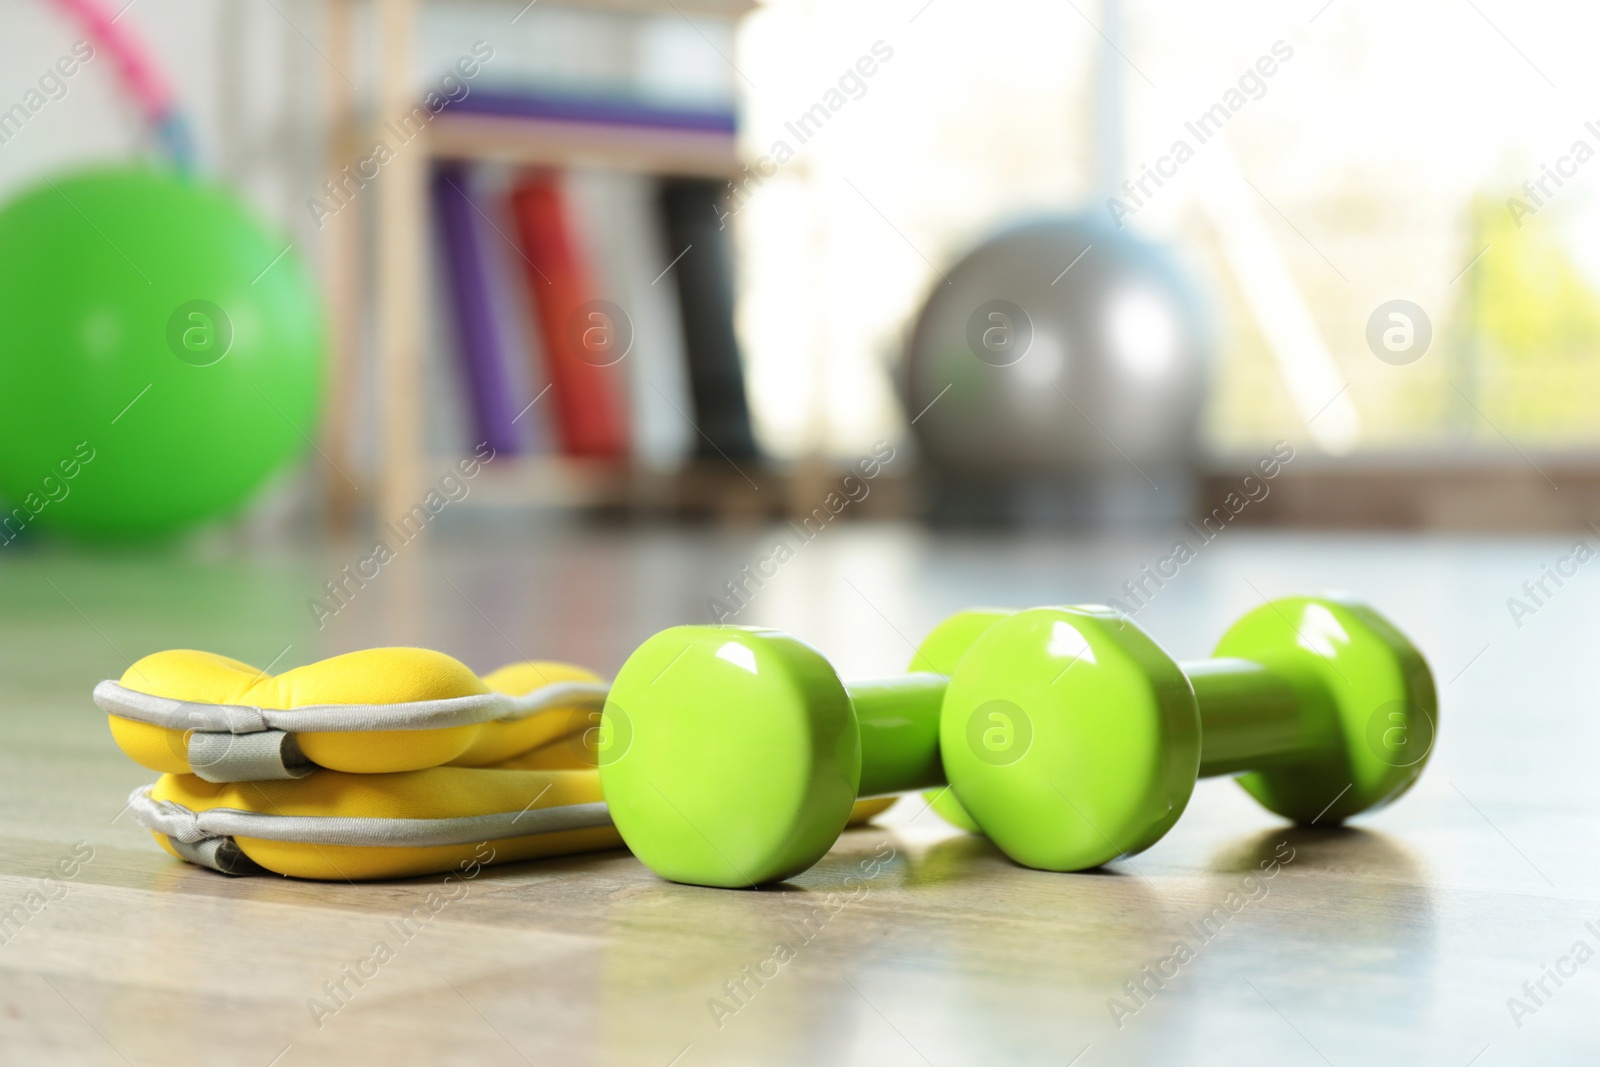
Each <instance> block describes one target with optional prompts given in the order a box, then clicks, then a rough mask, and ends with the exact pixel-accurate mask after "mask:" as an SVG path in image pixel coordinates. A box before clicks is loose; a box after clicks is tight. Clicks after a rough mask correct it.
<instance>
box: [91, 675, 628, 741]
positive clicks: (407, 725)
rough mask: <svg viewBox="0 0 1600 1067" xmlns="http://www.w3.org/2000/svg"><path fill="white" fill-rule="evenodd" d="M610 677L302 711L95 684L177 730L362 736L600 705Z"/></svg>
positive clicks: (107, 700)
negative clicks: (512, 691) (523, 689)
mask: <svg viewBox="0 0 1600 1067" xmlns="http://www.w3.org/2000/svg"><path fill="white" fill-rule="evenodd" d="M607 692H608V687H607V686H606V685H605V683H603V682H552V683H550V684H549V685H543V686H540V687H539V688H537V689H533V690H530V691H528V692H526V693H523V694H521V695H520V696H512V695H510V694H508V693H474V694H472V695H469V696H463V697H446V698H444V699H442V700H413V701H408V702H406V703H401V704H311V705H307V706H306V707H301V708H256V707H250V706H248V705H241V704H202V703H196V702H193V701H188V700H174V699H173V698H172V697H163V696H156V695H154V694H152V693H141V692H139V691H138V690H137V689H129V688H128V687H126V686H124V685H123V684H122V683H120V682H115V681H111V680H109V679H108V680H106V681H104V682H101V683H100V684H99V685H97V686H95V687H94V702H95V703H96V704H98V705H99V706H100V710H102V711H104V712H107V713H108V714H111V715H116V716H117V717H119V718H123V719H130V720H132V721H134V722H144V723H149V724H151V725H152V726H164V727H166V728H168V729H171V730H203V731H205V732H207V733H228V734H249V733H258V732H260V731H263V730H282V731H284V732H285V733H300V734H326V733H363V732H367V731H372V730H439V729H444V728H446V727H451V726H475V725H478V724H479V723H485V722H511V721H515V720H517V719H526V718H528V717H529V716H532V715H537V714H538V713H539V712H541V711H546V710H549V709H550V708H587V709H593V710H598V709H599V708H601V707H603V706H604V705H605V702H606V693H607Z"/></svg>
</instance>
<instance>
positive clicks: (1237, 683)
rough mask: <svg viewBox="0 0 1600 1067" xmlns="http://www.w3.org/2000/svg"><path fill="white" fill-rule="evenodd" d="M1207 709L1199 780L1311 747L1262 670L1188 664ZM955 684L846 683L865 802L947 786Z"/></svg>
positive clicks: (1288, 698) (916, 679)
mask: <svg viewBox="0 0 1600 1067" xmlns="http://www.w3.org/2000/svg"><path fill="white" fill-rule="evenodd" d="M1179 666H1181V667H1182V668H1183V672H1184V674H1186V675H1188V676H1189V682H1190V684H1191V685H1193V686H1194V695H1195V700H1196V702H1197V703H1198V704H1199V706H1200V777H1202V778H1214V777H1217V776H1219V775H1226V774H1237V773H1239V772H1240V771H1248V770H1254V769H1257V768H1260V767H1263V766H1267V765H1270V764H1272V763H1276V762H1280V761H1282V760H1284V759H1287V758H1291V757H1293V756H1294V755H1295V754H1296V753H1297V752H1299V751H1301V750H1302V749H1303V748H1305V747H1307V744H1308V739H1307V738H1306V737H1305V733H1304V729H1305V727H1304V719H1303V717H1302V715H1301V708H1300V704H1299V702H1298V700H1297V699H1296V697H1295V693H1294V690H1293V689H1292V688H1291V687H1290V685H1289V683H1288V682H1287V681H1285V680H1284V679H1283V678H1281V677H1280V676H1278V675H1277V674H1274V673H1273V672H1272V671H1271V670H1269V669H1268V668H1266V667H1264V666H1262V665H1261V664H1259V663H1254V662H1252V661H1250V660H1244V659H1207V660H1192V661H1189V662H1186V663H1182V664H1180V665H1179ZM947 684H948V679H946V678H945V677H944V675H941V674H932V673H927V672H917V673H912V674H902V675H898V676H896V677H893V678H882V679H873V680H870V681H858V682H846V683H845V692H846V693H848V694H849V695H850V702H851V703H852V704H853V705H854V706H855V713H856V722H857V724H858V725H859V727H860V730H861V787H860V789H859V790H858V795H860V796H862V797H874V796H888V795H890V794H893V793H909V792H913V791H915V790H918V789H931V788H935V787H938V786H942V785H944V784H945V777H944V767H943V765H942V764H941V763H940V760H939V713H940V709H941V708H942V706H943V703H944V691H945V686H946V685H947Z"/></svg>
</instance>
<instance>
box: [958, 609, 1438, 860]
mask: <svg viewBox="0 0 1600 1067" xmlns="http://www.w3.org/2000/svg"><path fill="white" fill-rule="evenodd" d="M1214 657H1215V658H1213V659H1209V660H1200V661H1194V662H1188V663H1182V664H1180V663H1178V662H1176V661H1174V660H1173V659H1172V658H1171V657H1170V656H1168V655H1167V654H1166V653H1165V652H1163V651H1162V650H1161V648H1160V647H1159V646H1158V645H1157V644H1156V643H1155V642H1154V641H1153V640H1151V639H1150V637H1149V636H1148V635H1146V634H1145V632H1144V631H1143V630H1141V629H1139V628H1138V627H1137V626H1135V625H1134V624H1133V623H1132V621H1131V620H1129V619H1127V618H1126V617H1124V616H1121V615H1118V614H1117V613H1115V612H1112V611H1111V610H1109V609H1106V608H1037V609H1033V610H1029V611H1022V612H1018V613H1017V614H1015V615H1011V616H1008V617H1007V618H1005V619H1002V620H1000V621H999V622H997V623H995V624H994V625H993V626H991V627H989V628H988V629H987V630H986V631H985V632H984V633H983V634H982V635H980V636H979V637H978V638H977V639H976V640H975V641H974V642H973V644H972V647H971V648H970V649H968V651H967V652H966V654H965V655H964V656H963V657H962V659H961V661H960V662H959V663H958V664H957V665H956V667H955V668H954V670H953V672H952V674H951V680H950V686H949V689H948V690H947V691H946V693H945V702H944V708H943V714H942V719H941V723H940V743H941V749H942V754H943V760H944V767H945V771H946V773H947V774H948V775H949V778H950V781H951V783H952V784H953V788H954V791H955V793H956V794H957V796H958V797H959V798H960V801H961V805H962V807H963V808H964V809H965V810H966V811H967V812H968V813H969V814H970V816H971V818H972V819H973V821H975V822H976V823H977V825H978V826H980V827H981V828H982V829H983V832H984V833H986V834H988V836H989V837H990V838H991V839H992V840H993V841H994V842H995V844H996V845H998V846H999V847H1000V848H1001V849H1002V850H1003V851H1004V852H1005V853H1006V854H1007V855H1009V856H1010V857H1011V858H1013V859H1015V860H1016V861H1017V862H1019V863H1022V864H1025V865H1027V866H1029V867H1037V868H1041V869H1045V870H1059V871H1070V870H1082V869H1085V868H1089V867H1094V866H1098V865H1099V864H1102V863H1105V862H1107V861H1109V860H1112V859H1115V858H1117V857H1118V856H1124V855H1130V854H1132V853H1135V852H1139V851H1141V850H1142V849H1145V848H1148V847H1149V846H1150V845H1151V844H1153V843H1154V842H1155V841H1157V840H1158V839H1159V838H1160V837H1161V835H1162V834H1164V833H1166V832H1167V830H1168V829H1170V828H1171V826H1172V824H1173V823H1175V822H1176V821H1177V819H1178V816H1180V815H1181V814H1182V813H1183V809H1184V807H1185V806H1186V805H1187V804H1188V802H1189V796H1190V793H1191V792H1192V791H1193V790H1194V784H1195V780H1196V778H1205V777H1215V776H1222V775H1240V776H1241V777H1240V778H1239V782H1240V784H1241V785H1242V786H1243V787H1244V788H1245V790H1246V791H1248V792H1249V793H1250V794H1251V795H1252V796H1253V797H1255V798H1256V799H1257V800H1258V801H1260V802H1261V804H1262V805H1264V806H1265V807H1267V808H1268V809H1269V810H1271V811H1274V812H1276V813H1277V814H1279V815H1282V816H1285V817H1286V818H1289V819H1292V820H1294V821H1296V822H1299V823H1312V822H1318V823H1323V824H1333V823H1337V822H1339V821H1342V820H1344V819H1347V818H1349V817H1350V816H1352V815H1356V814H1358V813H1360V812H1363V811H1367V810H1370V809H1372V808H1376V807H1380V806H1382V805H1384V804H1387V803H1389V802H1390V801H1392V800H1394V799H1395V798H1396V797H1398V796H1399V795H1400V794H1401V793H1403V792H1405V791H1406V790H1407V789H1408V788H1410V786H1411V784H1412V783H1413V782H1415V781H1416V779H1417V777H1418V775H1420V774H1421V773H1422V767H1423V765H1424V763H1425V762H1426V760H1427V758H1428V755H1429V753H1430V751H1431V750H1432V746H1433V737H1434V731H1435V724H1436V723H1437V699H1436V696H1435V692H1434V684H1433V675H1432V674H1431V673H1430V671H1429V669H1428V665H1427V663H1426V661H1425V660H1424V659H1423V658H1422V655H1421V653H1419V652H1418V651H1417V649H1416V648H1415V647H1414V646H1413V645H1412V644H1411V642H1410V641H1408V640H1407V639H1406V637H1405V636H1404V635H1403V634H1401V633H1400V631H1399V630H1397V629H1396V628H1395V627H1394V626H1393V625H1391V624H1390V623H1389V622H1388V621H1387V620H1385V619H1384V618H1383V617H1382V616H1380V615H1379V614H1378V613H1377V612H1375V611H1373V610H1372V609H1371V608H1369V607H1366V606H1365V605H1363V604H1359V603H1356V602H1354V601H1351V600H1347V599H1344V598H1340V597H1288V598H1285V599H1283V600H1277V601H1273V602H1271V603H1268V604H1264V605H1262V606H1261V607H1259V608H1257V609H1255V610H1254V611H1251V612H1250V613H1249V614H1247V615H1246V616H1245V617H1244V618H1242V619H1240V620H1239V621H1238V622H1236V623H1235V624H1234V625H1233V626H1232V627H1231V628H1230V629H1229V630H1228V632H1227V633H1226V634H1224V635H1223V638H1222V640H1221V641H1220V642H1219V643H1218V644H1217V647H1216V651H1215V653H1214Z"/></svg>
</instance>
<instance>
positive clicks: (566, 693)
mask: <svg viewBox="0 0 1600 1067" xmlns="http://www.w3.org/2000/svg"><path fill="white" fill-rule="evenodd" d="M605 694H606V686H605V684H604V683H603V682H602V681H601V679H600V678H599V677H598V676H596V675H595V674H593V673H592V672H590V671H586V670H584V669H583V668H581V667H574V666H571V665H569V664H564V663H541V662H533V663H516V664H512V665H510V666H507V667H502V668H501V669H500V670H497V671H495V672H494V673H492V674H490V675H488V676H486V677H484V678H479V677H478V676H477V675H475V674H474V673H473V672H472V671H471V670H469V669H468V668H467V667H466V666H465V665H464V664H462V663H461V662H459V661H458V660H455V659H453V658H451V657H450V656H447V655H444V654H443V653H441V652H430V651H428V650H426V649H420V648H375V649H367V650H365V651H361V652H352V653H349V654H347V655H343V656H334V657H333V658H331V659H325V660H322V661H320V662H318V663H312V664H309V665H308V666H304V667H297V668H295V669H294V670H290V671H286V672H284V673H283V674H279V675H270V674H267V673H266V672H264V671H259V670H257V669H255V668H254V667H251V666H249V665H248V664H244V663H240V662H239V661H238V660H233V659H228V658H227V657H224V656H218V655H214V654H212V653H209V652H194V651H189V650H177V651H171V652H158V653H156V654H154V655H150V656H146V657H145V658H143V659H141V660H139V661H138V662H137V663H135V664H134V665H133V666H132V667H129V668H128V670H127V672H126V673H124V674H123V676H122V678H121V679H120V680H119V681H104V682H101V683H100V684H99V685H97V686H95V690H94V699H95V703H96V704H98V705H99V706H100V708H101V709H102V710H104V711H105V712H107V714H108V715H109V716H110V722H111V734H112V736H113V737H114V738H115V739H116V742H117V744H118V745H119V746H120V747H121V748H122V751H123V752H125V753H126V754H127V755H128V756H129V757H130V758H132V759H133V760H134V761H135V762H137V763H139V764H141V765H143V766H145V767H148V768H150V769H151V770H155V771H163V772H165V773H168V774H195V775H199V776H200V777H202V778H204V779H206V780H207V781H213V782H234V781H260V780H271V779H290V778H299V777H304V776H305V775H307V774H310V773H311V772H312V771H315V770H317V769H318V768H326V769H329V770H337V771H345V772H349V773H353V774H387V773H393V772H398V771H416V770H425V769H427V768H430V767H439V766H443V765H445V764H451V765H455V766H462V767H482V766H487V765H489V764H493V763H499V762H501V761H502V760H505V759H507V758H510V757H512V756H516V755H519V754H522V753H527V752H530V751H532V750H535V749H538V748H540V747H541V746H548V745H549V743H550V742H551V741H553V740H557V739H559V738H561V737H565V736H570V735H575V734H582V733H583V732H585V731H586V730H588V729H589V728H590V727H591V726H592V725H594V723H596V722H598V712H599V710H600V708H601V706H602V705H603V704H604V702H605ZM560 747H569V746H560ZM553 755H555V754H549V753H547V754H546V756H547V758H550V757H551V756H553ZM592 763H593V761H592V759H591V760H590V763H589V765H590V766H592ZM547 765H548V764H547ZM569 765H571V764H569ZM578 765H582V764H581V763H580V764H578Z"/></svg>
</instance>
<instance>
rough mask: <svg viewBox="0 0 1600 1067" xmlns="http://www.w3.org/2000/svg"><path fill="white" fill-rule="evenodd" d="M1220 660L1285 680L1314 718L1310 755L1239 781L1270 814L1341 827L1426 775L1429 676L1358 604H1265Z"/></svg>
mask: <svg viewBox="0 0 1600 1067" xmlns="http://www.w3.org/2000/svg"><path fill="white" fill-rule="evenodd" d="M1215 654H1216V656H1217V657H1219V658H1221V657H1236V658H1239V659H1247V660H1252V661H1254V662H1257V663H1260V664H1263V665H1264V666H1266V667H1267V668H1269V669H1270V670H1272V671H1273V672H1274V673H1276V674H1278V675H1279V676H1281V677H1283V678H1284V679H1285V680H1287V681H1288V682H1289V683H1290V685H1291V686H1292V688H1293V689H1294V691H1295V694H1296V696H1297V698H1298V700H1299V701H1300V702H1301V704H1302V706H1303V707H1304V708H1305V709H1306V712H1307V713H1308V714H1309V716H1310V718H1309V720H1308V725H1307V735H1308V738H1309V744H1308V746H1307V748H1306V749H1305V750H1303V751H1302V752H1301V753H1299V754H1296V755H1293V756H1291V757H1290V758H1287V759H1284V760H1281V761H1279V762H1277V763H1276V764H1275V765H1273V766H1271V767H1267V768H1264V769H1261V770H1259V771H1256V772H1254V773H1251V774H1246V775H1243V776H1241V777H1240V778H1239V784H1240V785H1242V786H1243V787H1244V788H1245V789H1246V790H1247V791H1248V792H1249V793H1250V795H1251V796H1253V797H1255V798H1256V799H1257V800H1258V801H1260V802H1261V804H1262V805H1264V806H1265V807H1266V808H1268V809H1269V810H1271V811H1274V812H1276V813H1278V814H1279V815H1282V816H1284V817H1285V818H1289V819H1293V820H1294V821H1296V822H1299V823H1304V824H1313V823H1314V824H1315V825H1318V826H1332V825H1337V824H1338V823H1339V822H1341V821H1343V820H1345V819H1348V818H1350V817H1351V816H1353V815H1357V814H1360V813H1361V812H1364V811H1369V810H1371V809H1373V808H1378V807H1382V806H1383V805H1385V804H1388V803H1390V802H1391V801H1393V800H1395V799H1396V798H1397V797H1399V796H1400V795H1401V794H1402V793H1404V792H1405V791H1406V790H1407V789H1409V788H1411V785H1412V784H1413V783H1414V782H1415V781H1416V780H1417V778H1418V777H1419V776H1420V775H1421V774H1422V768H1423V767H1424V766H1425V765H1426V764H1427V761H1428V757H1429V756H1430V755H1431V754H1432V751H1433V744H1434V738H1435V735H1436V732H1437V729H1438V722H1439V705H1438V696H1437V692H1436V690H1435V688H1434V682H1433V674H1432V672H1431V671H1430V670H1429V668H1428V664H1427V661H1426V660H1425V659H1423V657H1422V653H1421V652H1419V651H1418V650H1417V648H1416V646H1415V645H1413V644H1412V643H1411V641H1410V640H1409V639H1407V637H1406V636H1405V635H1404V634H1403V633H1401V632H1400V631H1399V630H1398V629H1397V628H1396V627H1395V626H1394V625H1393V624H1392V623H1390V622H1389V621H1388V620H1387V619H1385V618H1384V617H1383V616H1382V615H1380V614H1378V613H1377V612H1376V611H1374V610H1373V609H1372V608H1371V607H1369V606H1367V605H1366V604H1364V603H1362V602H1361V601H1359V600H1357V599H1355V598H1353V597H1350V596H1346V595H1343V594H1337V593H1335V594H1327V595H1323V596H1295V597H1285V598H1283V599H1281V600H1275V601H1272V602H1270V603H1267V604H1263V605H1262V606H1261V607H1259V608H1256V609H1255V610H1254V611H1252V612H1250V613H1249V614H1248V615H1246V616H1244V618H1242V619H1240V620H1239V621H1238V622H1236V623H1234V625H1233V626H1232V627H1230V628H1229V630H1228V632H1227V633H1226V634H1224V635H1223V637H1222V640H1221V641H1220V642H1219V643H1218V645H1217V650H1216V653H1215Z"/></svg>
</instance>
